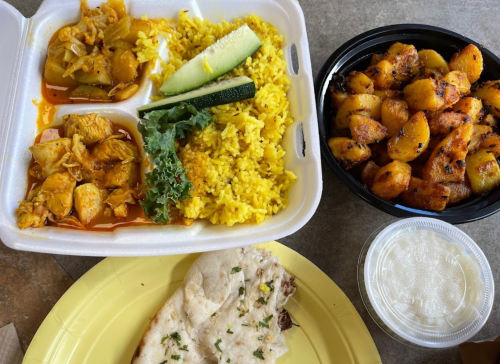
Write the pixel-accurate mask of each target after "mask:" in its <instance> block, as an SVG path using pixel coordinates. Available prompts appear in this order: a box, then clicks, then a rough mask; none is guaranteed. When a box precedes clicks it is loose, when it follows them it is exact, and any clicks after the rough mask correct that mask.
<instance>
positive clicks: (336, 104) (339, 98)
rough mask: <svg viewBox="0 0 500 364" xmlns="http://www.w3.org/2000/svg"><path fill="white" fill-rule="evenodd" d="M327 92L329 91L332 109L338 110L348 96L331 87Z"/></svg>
mask: <svg viewBox="0 0 500 364" xmlns="http://www.w3.org/2000/svg"><path fill="white" fill-rule="evenodd" d="M328 90H330V96H331V98H332V107H333V108H335V109H336V110H338V109H339V108H340V106H341V105H342V103H343V102H344V100H345V99H347V96H349V94H348V93H347V92H345V91H339V90H336V89H335V87H333V86H330V87H328Z"/></svg>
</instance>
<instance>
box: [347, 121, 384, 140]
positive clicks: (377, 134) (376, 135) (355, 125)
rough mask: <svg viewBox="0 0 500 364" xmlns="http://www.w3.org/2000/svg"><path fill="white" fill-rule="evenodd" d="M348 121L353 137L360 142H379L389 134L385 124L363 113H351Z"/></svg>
mask: <svg viewBox="0 0 500 364" xmlns="http://www.w3.org/2000/svg"><path fill="white" fill-rule="evenodd" d="M347 123H348V124H349V129H350V130H351V135H352V137H353V139H354V140H356V141H358V142H360V143H364V144H371V143H378V142H379V141H381V140H382V139H384V138H385V137H386V135H387V132H386V130H387V129H386V128H385V126H383V125H382V124H380V123H379V122H377V121H375V120H373V119H370V118H369V117H366V116H363V115H349V117H348V118H347Z"/></svg>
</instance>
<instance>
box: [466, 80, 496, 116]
mask: <svg viewBox="0 0 500 364" xmlns="http://www.w3.org/2000/svg"><path fill="white" fill-rule="evenodd" d="M472 96H475V97H477V98H479V99H481V100H482V101H483V104H484V105H486V106H490V107H491V109H490V111H491V113H492V114H493V116H495V117H497V118H500V80H497V81H488V82H483V83H481V85H480V87H479V88H478V89H477V90H476V92H474V93H473V94H472Z"/></svg>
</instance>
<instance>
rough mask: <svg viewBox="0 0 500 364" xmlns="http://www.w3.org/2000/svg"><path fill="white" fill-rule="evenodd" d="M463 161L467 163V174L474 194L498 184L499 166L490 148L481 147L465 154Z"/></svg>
mask: <svg viewBox="0 0 500 364" xmlns="http://www.w3.org/2000/svg"><path fill="white" fill-rule="evenodd" d="M465 163H467V176H468V177H469V181H470V185H471V188H472V192H473V193H474V194H475V195H481V194H484V193H486V192H488V191H490V190H491V189H493V188H495V187H496V186H498V185H499V184H500V168H499V167H498V162H497V160H496V159H495V155H494V154H493V153H492V152H491V151H490V150H486V149H481V150H479V151H478V152H476V153H475V154H473V155H469V156H467V158H466V159H465Z"/></svg>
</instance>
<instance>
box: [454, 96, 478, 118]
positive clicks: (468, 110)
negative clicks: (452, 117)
mask: <svg viewBox="0 0 500 364" xmlns="http://www.w3.org/2000/svg"><path fill="white" fill-rule="evenodd" d="M453 112H458V113H462V114H467V115H469V116H470V118H471V119H472V122H473V123H474V124H477V123H479V119H480V118H481V117H482V115H483V103H482V102H481V100H478V99H476V98H474V97H464V98H463V99H461V100H460V101H459V102H457V103H456V104H455V105H453Z"/></svg>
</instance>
